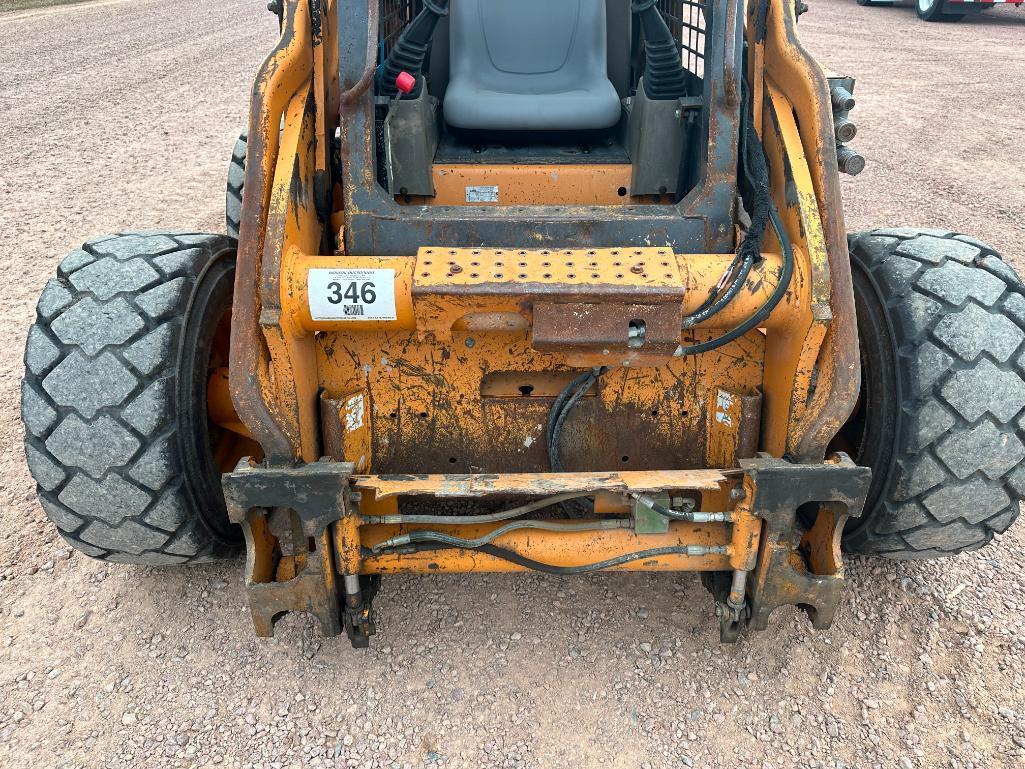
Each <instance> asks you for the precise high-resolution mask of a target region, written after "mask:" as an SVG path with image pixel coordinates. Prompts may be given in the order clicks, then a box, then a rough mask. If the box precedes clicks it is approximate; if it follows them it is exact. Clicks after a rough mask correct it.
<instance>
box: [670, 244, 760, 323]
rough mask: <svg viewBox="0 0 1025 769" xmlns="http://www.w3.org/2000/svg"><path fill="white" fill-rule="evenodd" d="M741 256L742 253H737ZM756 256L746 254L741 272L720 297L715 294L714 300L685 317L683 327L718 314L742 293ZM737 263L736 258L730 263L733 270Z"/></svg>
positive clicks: (712, 298)
mask: <svg viewBox="0 0 1025 769" xmlns="http://www.w3.org/2000/svg"><path fill="white" fill-rule="evenodd" d="M737 257H738V258H739V257H740V254H737ZM754 263H755V260H754V257H752V256H751V255H750V254H745V255H744V257H743V262H742V263H741V268H740V272H739V273H738V274H737V276H736V277H735V278H734V279H733V280H732V281H731V282H730V285H729V287H728V288H727V289H726V291H725V292H724V293H723V294H722V296H721V297H720V298H719V299H715V297H714V295H713V296H712V297H710V299H711V300H713V301H707V302H706V303H705V304H704V305H702V306H701V307H699V308H698V309H697V310H695V311H694V312H692V313H691V314H690V315H688V316H687V317H686V318H684V319H683V327H684V328H690V327H692V326H696V325H697V324H698V323H701V322H703V321H705V320H708V318H711V317H713V316H715V315H717V314H718V313H719V312H720V311H721V310H722V309H723V308H724V307H725V306H726V305H728V304H729V303H730V302H732V301H733V299H734V298H735V297H736V296H737V294H739V293H740V289H742V288H743V287H744V283H745V282H746V281H747V276H748V275H750V274H751V268H752V267H754ZM735 265H736V260H734V262H733V264H731V265H730V270H731V271H732V270H733V269H734V267H735Z"/></svg>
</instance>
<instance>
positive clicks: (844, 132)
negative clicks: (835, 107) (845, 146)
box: [833, 118, 858, 143]
mask: <svg viewBox="0 0 1025 769" xmlns="http://www.w3.org/2000/svg"><path fill="white" fill-rule="evenodd" d="M833 133H834V135H835V136H836V140H837V141H838V142H840V143H843V142H849V141H850V140H851V139H853V138H854V137H855V136H856V135H857V133H858V127H857V126H856V125H854V123H852V122H851V121H850V120H847V119H846V118H837V119H836V120H835V121H834V124H833Z"/></svg>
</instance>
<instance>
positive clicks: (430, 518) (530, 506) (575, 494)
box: [363, 491, 590, 525]
mask: <svg viewBox="0 0 1025 769" xmlns="http://www.w3.org/2000/svg"><path fill="white" fill-rule="evenodd" d="M588 496H590V493H588V492H583V491H569V492H566V493H565V494H556V495H555V496H552V497H545V498H544V499H538V500H535V501H533V502H528V503H527V504H525V505H520V506H519V507H513V508H510V509H508V510H500V511H499V512H497V513H482V514H480V515H377V516H367V517H365V518H364V519H363V520H364V522H365V523H368V524H369V523H400V524H401V523H426V524H431V525H445V524H453V525H454V524H465V523H471V524H472V523H496V522H498V521H507V520H509V519H510V518H519V517H520V516H521V515H527V514H528V513H533V512H536V511H538V510H543V509H544V508H546V507H551V506H552V505H558V504H560V503H562V502H568V501H570V500H571V499H579V498H580V497H588Z"/></svg>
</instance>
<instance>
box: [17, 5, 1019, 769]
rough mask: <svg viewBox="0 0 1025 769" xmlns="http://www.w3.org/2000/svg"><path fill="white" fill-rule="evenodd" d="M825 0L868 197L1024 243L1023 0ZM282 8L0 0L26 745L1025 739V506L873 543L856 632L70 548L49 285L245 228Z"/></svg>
mask: <svg viewBox="0 0 1025 769" xmlns="http://www.w3.org/2000/svg"><path fill="white" fill-rule="evenodd" d="M810 5H811V6H812V8H811V12H810V13H808V14H807V15H805V16H804V17H803V19H802V21H801V25H800V27H801V30H802V32H803V37H804V40H805V42H806V44H807V45H808V46H809V47H810V48H811V49H812V50H813V51H814V52H816V53H817V54H818V55H819V56H820V57H821V58H822V59H823V60H824V62H825V63H826V64H828V65H829V66H830V67H831V68H832V69H834V70H836V71H842V72H845V73H846V72H849V73H851V74H854V75H856V76H857V77H858V78H859V81H858V87H857V96H858V107H857V109H856V110H855V112H854V116H853V117H854V119H855V121H856V122H857V123H858V124H859V126H860V128H861V132H860V133H859V136H858V139H857V141H856V145H857V147H858V148H859V149H860V150H861V151H862V153H863V154H864V155H865V157H866V158H867V160H868V168H867V170H866V171H865V172H864V173H863V174H862V175H861V176H859V177H857V178H856V179H851V180H845V182H844V190H845V196H846V200H845V204H846V210H847V212H848V213H847V215H848V224H849V226H850V227H851V228H852V229H855V228H863V227H868V226H872V225H896V224H915V225H925V226H934V227H944V228H950V229H955V230H961V231H964V232H967V233H971V234H974V235H976V236H979V237H981V238H983V239H986V240H989V241H990V242H992V243H993V244H994V245H995V246H996V247H998V248H999V249H1000V250H1001V251H1003V253H1004V254H1006V255H1007V257H1008V258H1009V259H1010V261H1011V262H1012V263H1014V264H1016V266H1017V267H1018V268H1019V269H1022V268H1025V258H1023V257H1025V223H1023V222H1025V219H1023V218H1022V212H1023V211H1025V184H1022V175H1023V172H1025V164H1023V161H1022V145H1021V141H1022V135H1023V129H1025V118H1023V116H1022V115H1023V113H1022V110H1021V99H1022V95H1023V91H1022V88H1023V86H1022V75H1023V73H1025V46H1023V45H1022V42H1023V40H1025V37H1023V35H1025V13H1023V12H1016V11H1014V10H1013V9H1009V8H1002V9H998V10H996V11H993V12H991V13H989V14H986V15H984V16H980V17H975V18H972V19H969V20H967V21H965V22H963V23H960V24H925V23H922V22H919V21H918V19H917V18H916V17H915V14H914V10H913V9H912V8H911V7H909V6H904V7H900V6H897V7H886V8H865V7H860V6H858V5H856V4H855V2H854V0H810ZM274 33H275V22H274V20H273V18H272V17H271V16H270V15H269V14H267V13H266V12H265V11H264V10H263V2H262V1H261V0H218V2H216V3H208V2H202V0H180V1H179V0H176V2H157V1H156V0H138V1H135V2H118V0H114V1H113V2H111V1H110V0H107V1H106V2H101V3H90V4H84V5H77V6H65V7H61V8H56V9H52V10H33V11H27V12H15V13H12V14H7V15H0V65H2V66H0V233H2V236H3V242H5V243H7V246H6V247H5V248H6V251H7V258H6V259H5V263H6V264H7V267H6V268H5V269H4V275H3V287H4V290H3V291H2V292H0V317H2V318H3V321H4V322H3V324H2V326H0V349H2V351H3V352H2V353H0V479H2V480H0V765H2V766H4V767H28V766H31V767H37V768H41V767H50V766H53V767H58V766H59V767H65V766H66V767H73V766H89V767H99V766H103V767H108V766H109V767H135V766H146V767H149V766H153V767H157V766H159V767H190V766H208V765H212V764H222V765H225V766H231V767H249V766H262V767H283V766H311V767H313V766H339V767H341V766H348V767H359V768H360V769H372V768H373V767H388V768H392V767H396V768H402V769H404V768H405V767H419V766H430V767H434V766H441V767H485V766H487V767H571V766H572V767H598V766H602V767H606V766H607V767H617V768H620V767H621V768H623V769H627V768H629V769H642V768H643V769H652V768H654V767H722V768H724V769H725V768H727V767H755V768H757V769H768V768H769V767H771V768H772V769H781V768H782V767H828V768H829V769H840V768H841V767H850V768H852V769H853V768H855V767H857V768H859V769H868V768H869V767H886V768H887V769H888V768H889V767H900V768H901V769H908V768H909V767H923V768H925V767H930V768H931V767H941V766H944V767H946V766H949V767H954V768H955V769H966V768H968V767H974V768H975V769H983V768H985V769H989V768H991V767H1022V766H1025V623H1023V619H1022V616H1023V612H1025V591H1023V588H1022V585H1021V574H1022V573H1023V572H1025V550H1023V546H1025V525H1019V526H1017V527H1016V528H1014V529H1012V530H1011V532H1010V533H1008V534H1007V535H1005V536H1003V537H1001V538H998V541H996V542H995V543H994V544H993V545H991V546H990V547H988V548H986V549H985V550H983V551H981V552H979V553H976V554H973V555H967V556H962V557H959V558H956V559H953V560H948V561H945V562H941V563H893V562H886V561H871V560H855V561H854V562H853V563H851V564H850V568H849V574H850V584H849V586H848V588H847V590H846V594H845V598H844V602H843V606H842V607H841V609H840V612H839V619H838V621H837V622H836V624H835V626H834V627H833V628H832V629H831V630H829V631H826V632H815V631H813V630H812V629H811V628H810V627H809V625H808V623H807V622H806V620H805V619H804V618H803V617H802V616H799V615H798V614H797V613H796V612H795V611H780V612H779V613H778V615H776V616H775V617H774V620H775V621H774V622H773V624H772V628H771V629H770V630H769V631H768V632H766V633H763V634H761V635H755V636H752V637H750V638H748V639H746V640H743V641H742V642H741V643H739V644H737V645H736V646H732V647H722V646H720V645H719V644H718V643H717V631H716V627H715V622H714V620H713V617H712V616H711V603H710V600H709V599H708V597H707V596H706V594H705V593H704V592H703V591H702V590H701V588H700V586H699V584H698V580H697V579H696V578H694V577H691V576H678V575H668V574H666V575H652V576H648V575H598V576H589V577H576V578H558V577H551V576H527V577H488V576H474V577H470V578H466V579H460V580H457V579H454V578H443V577H436V578H432V577H422V578H414V577H408V578H391V579H388V580H386V581H385V584H384V589H383V592H382V594H381V596H380V598H379V602H378V607H379V610H380V625H379V626H380V632H381V634H380V636H379V640H378V642H377V643H376V645H375V647H374V648H373V649H371V650H370V651H364V652H356V651H353V650H352V649H350V648H349V646H348V644H347V643H346V642H345V641H344V640H337V639H328V640H325V639H322V638H321V637H320V636H319V633H318V632H317V631H315V630H314V628H313V626H312V624H311V623H310V622H309V621H307V620H306V619H305V618H291V619H289V620H287V621H286V622H285V623H284V625H283V627H281V629H280V630H279V635H278V638H277V639H275V640H273V641H268V640H259V639H256V638H255V637H253V635H252V630H251V626H250V622H249V617H248V615H247V610H246V605H245V601H244V597H243V594H242V586H241V580H240V574H241V563H225V564H222V565H216V566H209V567H195V568H187V569H180V570H157V569H143V568H135V567H128V566H119V565H104V564H102V563H99V562H97V561H94V560H91V559H89V558H87V557H84V556H82V555H79V554H77V553H72V552H70V551H69V550H68V549H67V548H66V547H65V545H64V543H63V542H62V540H60V539H59V538H58V536H57V534H56V532H55V530H54V529H53V528H51V527H50V526H49V525H48V524H47V522H46V520H45V518H44V516H43V513H42V511H41V509H40V508H39V505H38V504H37V503H36V499H35V494H34V490H33V484H32V482H31V481H30V479H29V475H28V472H27V470H26V468H25V465H24V461H23V455H22V449H21V439H22V428H21V424H20V421H19V418H18V414H17V412H18V406H17V403H18V395H17V393H18V387H19V380H20V377H21V367H22V364H21V355H22V352H21V351H22V348H23V344H24V339H25V333H26V330H27V328H28V326H29V323H30V322H31V320H32V317H33V305H34V303H35V299H36V295H37V292H38V291H39V290H40V288H41V287H42V285H43V283H44V282H45V280H46V279H47V277H48V276H50V275H51V273H52V272H53V270H54V268H55V266H56V264H57V262H58V261H59V259H60V258H61V257H62V256H63V255H64V254H65V252H67V251H68V250H70V249H72V248H74V247H76V246H77V245H78V244H79V243H80V241H81V240H82V239H83V238H84V237H86V236H89V235H93V234H99V233H103V232H109V231H116V230H118V229H121V228H125V229H140V228H159V227H179V226H181V227H199V228H202V229H211V230H220V229H221V228H222V227H223V218H222V211H223V195H222V190H223V184H224V175H225V172H226V165H227V157H228V153H229V151H230V148H231V145H232V142H233V140H234V138H235V136H236V135H237V133H238V131H239V129H240V126H242V125H243V124H244V116H245V114H246V109H247V104H246V101H247V94H248V90H249V83H250V80H251V77H252V74H253V72H254V71H255V69H256V66H257V65H258V63H259V61H260V60H261V58H262V57H263V55H264V53H265V52H266V50H267V49H268V48H269V46H270V45H271V44H272V40H273V36H274Z"/></svg>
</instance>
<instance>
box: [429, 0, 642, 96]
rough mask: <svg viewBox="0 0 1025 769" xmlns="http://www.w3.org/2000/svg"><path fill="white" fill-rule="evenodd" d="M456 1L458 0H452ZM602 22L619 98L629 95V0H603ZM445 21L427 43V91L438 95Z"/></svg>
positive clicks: (445, 54) (443, 72)
mask: <svg viewBox="0 0 1025 769" xmlns="http://www.w3.org/2000/svg"><path fill="white" fill-rule="evenodd" d="M456 1H457V2H458V0H456ZM605 26H606V29H607V34H606V40H607V41H608V43H607V49H608V50H607V53H606V59H607V61H608V68H607V71H608V78H609V80H610V81H611V82H612V85H614V86H615V88H616V92H617V93H618V94H619V98H621V99H625V98H626V97H627V96H629V95H630V91H631V87H632V86H633V81H632V65H633V62H632V58H631V46H632V43H633V35H632V32H631V28H632V26H633V13H632V12H631V10H630V0H605ZM448 30H449V24H448V16H444V17H443V18H442V19H441V21H439V22H438V26H437V28H436V30H435V32H434V40H433V42H432V43H431V58H430V67H429V72H430V76H429V78H428V81H429V83H430V86H431V93H432V94H433V95H434V96H437V97H438V98H439V99H440V98H441V97H443V96H444V95H445V89H446V88H447V87H448V73H449V31H448Z"/></svg>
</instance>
